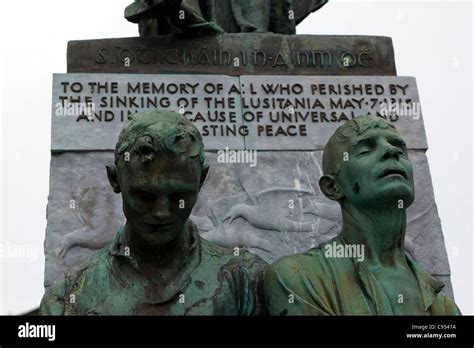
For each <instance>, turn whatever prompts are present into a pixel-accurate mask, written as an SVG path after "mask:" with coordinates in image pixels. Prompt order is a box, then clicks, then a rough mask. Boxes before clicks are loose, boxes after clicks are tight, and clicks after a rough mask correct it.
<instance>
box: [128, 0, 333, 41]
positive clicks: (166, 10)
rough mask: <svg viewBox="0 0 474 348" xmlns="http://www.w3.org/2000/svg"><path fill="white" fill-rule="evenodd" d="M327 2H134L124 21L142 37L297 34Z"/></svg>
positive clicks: (158, 0)
mask: <svg viewBox="0 0 474 348" xmlns="http://www.w3.org/2000/svg"><path fill="white" fill-rule="evenodd" d="M326 3H327V0H299V1H294V0H219V1H217V0H135V2H134V3H132V4H131V5H129V6H128V7H127V8H126V9H125V18H126V19H127V20H129V21H130V22H133V23H138V24H139V31H140V36H157V35H168V34H174V33H183V34H187V35H191V36H198V35H206V34H219V33H247V32H262V33H267V32H271V33H276V34H288V35H291V34H295V32H296V25H298V24H299V23H300V22H301V21H302V20H303V19H305V18H306V17H307V16H308V15H309V14H311V13H312V12H314V11H317V10H318V9H320V8H321V7H322V6H323V5H325V4H326Z"/></svg>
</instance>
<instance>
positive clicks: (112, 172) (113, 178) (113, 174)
mask: <svg viewBox="0 0 474 348" xmlns="http://www.w3.org/2000/svg"><path fill="white" fill-rule="evenodd" d="M105 167H106V168H107V177H108V178H109V182H110V185H111V186H112V188H113V189H114V192H115V193H120V192H122V191H121V190H120V184H119V181H118V176H117V168H116V167H115V166H105Z"/></svg>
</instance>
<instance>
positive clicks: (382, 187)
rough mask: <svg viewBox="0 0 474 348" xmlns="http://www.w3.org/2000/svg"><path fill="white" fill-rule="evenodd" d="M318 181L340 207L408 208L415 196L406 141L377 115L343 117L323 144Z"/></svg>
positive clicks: (322, 189)
mask: <svg viewBox="0 0 474 348" xmlns="http://www.w3.org/2000/svg"><path fill="white" fill-rule="evenodd" d="M319 186H320V188H321V191H322V192H323V193H324V195H325V196H326V197H328V198H329V199H331V200H335V201H338V202H339V203H340V204H341V207H342V208H343V209H344V205H345V204H350V205H352V206H355V207H359V208H363V209H367V208H368V209H371V208H382V207H391V206H393V207H394V208H397V207H401V206H403V208H407V207H408V206H409V205H410V204H411V203H413V200H414V183H413V168H412V165H411V162H410V160H409V159H408V152H407V148H406V144H405V141H404V140H403V139H402V138H401V136H400V134H398V132H397V130H396V129H395V127H394V126H393V125H392V124H391V123H389V122H388V121H385V120H384V119H382V118H379V117H373V116H361V117H357V118H354V119H352V120H350V121H348V122H346V123H345V124H344V125H342V126H341V127H339V128H338V129H337V130H336V132H335V133H334V134H333V135H332V137H331V138H330V139H329V141H328V143H327V144H326V147H325V148H324V155H323V177H322V178H321V179H320V181H319ZM400 200H401V201H400ZM400 203H402V205H400Z"/></svg>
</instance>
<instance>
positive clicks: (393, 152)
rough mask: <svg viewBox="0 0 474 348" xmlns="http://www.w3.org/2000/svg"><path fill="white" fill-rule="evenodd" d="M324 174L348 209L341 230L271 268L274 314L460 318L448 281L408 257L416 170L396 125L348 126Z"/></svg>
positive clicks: (324, 182)
mask: <svg viewBox="0 0 474 348" xmlns="http://www.w3.org/2000/svg"><path fill="white" fill-rule="evenodd" d="M323 172H324V173H323V176H322V177H321V179H320V181H319V185H320V188H321V191H322V192H323V193H324V195H325V196H326V197H327V198H329V199H331V200H334V201H337V202H338V203H339V205H340V206H341V210H342V222H343V224H342V231H341V233H340V234H339V235H338V236H337V237H336V238H334V239H333V240H331V241H330V242H328V243H324V244H322V245H320V246H318V247H316V248H313V249H310V250H309V251H307V252H305V253H302V254H296V255H291V256H287V257H284V258H282V259H280V260H278V261H276V262H275V263H274V264H273V265H271V266H270V267H269V269H268V271H267V273H266V275H265V281H264V289H265V293H266V303H267V308H268V311H269V313H270V314H271V315H460V314H461V313H460V311H459V309H458V308H457V306H456V304H455V303H454V302H453V301H452V300H451V299H449V298H447V297H446V296H445V294H443V293H442V292H441V289H442V288H443V283H441V282H440V281H437V280H435V279H434V278H432V277H431V276H430V275H429V274H427V273H426V272H425V271H423V270H422V269H421V268H420V267H419V266H418V265H417V263H416V262H415V261H414V260H412V259H411V258H410V257H409V256H408V255H406V254H405V250H404V239H405V229H406V209H407V208H408V207H409V206H410V205H411V204H412V203H413V200H414V182H413V169H412V165H411V162H410V160H409V158H408V152H407V147H406V144H405V142H404V141H403V139H402V138H401V137H400V135H399V133H398V132H397V131H396V129H395V127H394V126H393V125H392V124H391V123H389V122H387V121H385V120H384V119H381V118H378V117H370V116H362V117H358V118H355V119H353V120H351V121H348V122H347V123H345V124H344V125H343V126H341V127H339V128H338V129H337V130H336V132H335V133H334V134H333V136H332V137H331V138H330V140H329V142H328V143H327V145H326V147H325V149H324V155H323ZM356 251H359V253H357V252H356ZM355 256H357V257H355Z"/></svg>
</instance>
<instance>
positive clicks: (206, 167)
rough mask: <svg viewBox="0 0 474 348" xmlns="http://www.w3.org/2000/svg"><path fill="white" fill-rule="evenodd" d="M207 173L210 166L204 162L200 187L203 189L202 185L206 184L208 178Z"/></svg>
mask: <svg viewBox="0 0 474 348" xmlns="http://www.w3.org/2000/svg"><path fill="white" fill-rule="evenodd" d="M207 173H209V166H208V165H207V164H204V165H203V167H202V173H201V180H200V181H199V189H201V187H202V185H204V181H206V178H207Z"/></svg>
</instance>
